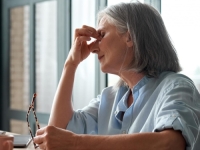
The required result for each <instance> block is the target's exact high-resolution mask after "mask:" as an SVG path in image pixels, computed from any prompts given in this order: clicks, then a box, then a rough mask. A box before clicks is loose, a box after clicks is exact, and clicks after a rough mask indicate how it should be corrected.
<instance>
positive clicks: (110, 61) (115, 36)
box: [93, 18, 130, 75]
mask: <svg viewBox="0 0 200 150" xmlns="http://www.w3.org/2000/svg"><path fill="white" fill-rule="evenodd" d="M97 32H98V33H99V35H100V36H101V40H97V41H96V44H95V45H97V47H96V48H97V49H98V50H96V51H93V52H95V53H97V55H98V59H99V62H100V65H101V70H102V71H103V72H105V73H112V74H117V75H119V72H120V70H121V69H122V68H124V67H125V66H126V65H127V64H128V62H130V56H129V57H128V55H130V53H127V54H126V51H128V47H127V42H126V41H127V38H126V34H119V33H118V31H117V28H116V27H115V26H114V25H112V24H110V23H108V21H107V20H106V19H105V18H102V19H101V21H100V23H99V25H98V29H97ZM128 58H129V60H127V59H128Z"/></svg>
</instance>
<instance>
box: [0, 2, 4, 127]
mask: <svg viewBox="0 0 200 150" xmlns="http://www.w3.org/2000/svg"><path fill="white" fill-rule="evenodd" d="M2 1H3V0H0V120H2V72H3V70H2V68H3V67H2V40H3V39H2V37H3V35H2V23H3V21H2V14H3V10H2V8H3V7H2ZM0 129H2V121H0Z"/></svg>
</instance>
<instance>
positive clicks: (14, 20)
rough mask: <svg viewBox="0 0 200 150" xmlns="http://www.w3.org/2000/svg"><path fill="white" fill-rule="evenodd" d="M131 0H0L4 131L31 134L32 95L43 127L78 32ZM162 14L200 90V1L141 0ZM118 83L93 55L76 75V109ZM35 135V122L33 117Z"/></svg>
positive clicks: (0, 107)
mask: <svg viewBox="0 0 200 150" xmlns="http://www.w3.org/2000/svg"><path fill="white" fill-rule="evenodd" d="M119 2H130V0H0V9H1V11H0V29H1V30H0V70H1V73H0V130H6V131H11V132H15V133H19V134H28V127H27V122H26V113H27V110H28V107H29V105H30V102H31V99H32V95H33V93H35V92H36V93H37V98H36V105H35V108H36V112H37V116H38V120H39V122H40V124H41V126H45V125H47V124H48V119H49V113H50V110H51V105H52V101H53V97H54V94H55V91H56V87H57V85H58V82H59V78H60V75H61V72H62V68H63V64H64V62H65V59H66V57H67V55H68V53H69V50H70V47H71V43H72V39H73V32H74V30H75V29H76V28H80V27H81V26H82V25H89V26H93V27H95V26H96V14H97V12H98V11H99V10H101V9H103V8H105V7H106V6H109V5H112V4H116V3H119ZM140 2H142V3H148V4H150V5H152V6H153V7H155V8H156V9H157V10H158V11H159V12H160V13H161V15H162V17H163V20H164V22H165V25H166V28H167V30H168V32H169V35H170V37H171V39H172V42H173V44H174V46H175V48H176V50H177V53H178V57H179V59H180V63H181V66H182V68H183V71H182V72H181V73H183V74H185V75H187V76H189V77H190V78H191V79H192V80H193V81H194V83H195V85H196V87H197V88H198V90H199V91H200V46H199V41H200V37H199V36H200V9H199V8H200V1H199V0H190V1H188V0H140ZM117 81H118V77H117V76H115V75H110V74H104V73H101V71H100V67H99V63H98V59H97V58H96V56H95V55H90V56H89V58H88V59H86V60H85V61H84V62H82V63H81V65H80V66H79V67H78V70H77V72H76V78H75V82H74V90H73V97H72V101H73V105H74V108H75V109H80V108H82V107H84V106H85V105H87V104H88V102H89V101H90V100H91V99H92V98H94V97H96V96H97V95H98V94H100V93H101V90H102V89H103V88H105V87H107V86H111V85H113V84H115V83H116V82H117ZM29 120H30V124H31V128H32V130H33V132H35V130H36V126H35V120H34V117H33V115H32V114H31V115H30V117H29Z"/></svg>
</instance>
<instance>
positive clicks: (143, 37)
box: [97, 2, 181, 77]
mask: <svg viewBox="0 0 200 150" xmlns="http://www.w3.org/2000/svg"><path fill="white" fill-rule="evenodd" d="M103 17H106V18H107V19H108V22H109V23H111V24H113V25H115V26H116V28H117V30H118V31H119V32H120V33H125V32H127V31H128V32H129V33H130V36H131V39H132V41H133V43H134V47H133V50H134V59H133V61H132V62H131V64H130V66H129V68H130V69H134V70H135V71H137V72H139V73H141V72H143V73H145V75H147V76H148V77H158V75H159V74H160V73H161V72H163V71H173V72H179V71H181V67H180V65H179V60H178V57H177V54H176V50H175V48H174V46H173V44H172V43H171V40H170V37H169V35H168V33H167V30H166V28H165V25H164V22H163V20H162V18H161V16H160V14H159V12H158V11H157V10H156V9H155V8H153V7H152V6H150V5H148V4H142V3H140V2H131V3H119V4H116V5H112V6H110V7H107V8H105V9H104V10H102V11H100V12H99V13H98V20H97V22H98V23H99V22H100V20H101V19H102V18H103Z"/></svg>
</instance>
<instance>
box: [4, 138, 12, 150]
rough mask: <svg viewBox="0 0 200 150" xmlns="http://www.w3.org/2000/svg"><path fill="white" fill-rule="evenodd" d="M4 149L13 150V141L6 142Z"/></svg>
mask: <svg viewBox="0 0 200 150" xmlns="http://www.w3.org/2000/svg"><path fill="white" fill-rule="evenodd" d="M3 147H4V149H5V150H12V149H13V141H10V140H8V141H6V142H4V144H3Z"/></svg>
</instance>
